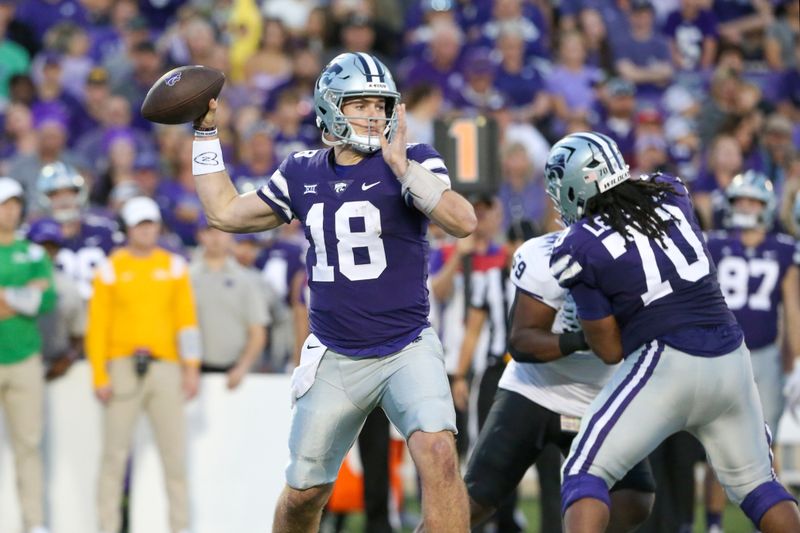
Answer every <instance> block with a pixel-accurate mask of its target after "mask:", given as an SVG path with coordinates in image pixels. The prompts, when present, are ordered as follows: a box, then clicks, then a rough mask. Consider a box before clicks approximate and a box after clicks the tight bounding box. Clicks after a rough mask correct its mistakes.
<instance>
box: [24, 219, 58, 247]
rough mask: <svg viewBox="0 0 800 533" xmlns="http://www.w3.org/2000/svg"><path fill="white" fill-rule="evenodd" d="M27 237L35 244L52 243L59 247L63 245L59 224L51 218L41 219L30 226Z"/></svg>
mask: <svg viewBox="0 0 800 533" xmlns="http://www.w3.org/2000/svg"><path fill="white" fill-rule="evenodd" d="M27 237H28V240H29V241H31V242H35V243H36V244H43V243H46V242H52V243H55V244H57V245H59V246H61V245H62V244H63V243H64V232H62V231H61V224H59V223H58V222H56V221H55V220H53V219H52V218H41V219H39V220H37V221H36V222H34V223H33V224H31V227H30V228H29V229H28V235H27Z"/></svg>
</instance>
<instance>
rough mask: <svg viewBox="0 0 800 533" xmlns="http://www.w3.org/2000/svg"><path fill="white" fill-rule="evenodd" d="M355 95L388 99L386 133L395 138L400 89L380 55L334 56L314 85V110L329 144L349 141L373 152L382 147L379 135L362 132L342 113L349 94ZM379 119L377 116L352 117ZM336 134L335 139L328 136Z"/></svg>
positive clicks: (348, 142) (348, 54)
mask: <svg viewBox="0 0 800 533" xmlns="http://www.w3.org/2000/svg"><path fill="white" fill-rule="evenodd" d="M353 96H379V97H383V98H385V101H386V117H387V119H386V120H385V122H386V126H385V127H384V129H383V135H385V136H386V138H387V139H388V140H390V141H391V139H392V137H393V136H394V133H395V131H396V129H397V116H396V112H397V104H398V103H400V93H399V92H398V91H397V86H396V85H395V83H394V79H393V78H392V74H391V72H389V69H387V68H386V66H385V65H384V64H383V63H381V62H380V60H378V59H377V58H376V57H374V56H372V55H369V54H364V53H345V54H340V55H338V56H336V57H335V58H333V60H331V62H330V63H328V65H327V66H326V67H325V68H324V69H322V73H321V74H320V76H319V79H317V84H316V86H315V87H314V110H315V111H316V113H317V127H319V128H320V129H321V130H322V132H323V137H322V140H323V142H324V143H325V144H327V145H329V146H335V145H342V144H348V145H350V146H352V147H353V148H355V149H356V150H358V151H360V152H366V153H372V152H375V151H376V150H378V149H380V147H381V144H380V140H379V139H378V137H377V136H371V135H358V134H356V132H355V130H354V129H353V128H352V127H351V126H350V124H349V122H348V119H347V118H346V117H345V116H344V115H343V114H342V103H343V101H344V99H345V98H351V97H353ZM350 118H357V119H363V120H369V121H370V123H371V121H375V124H376V125H377V122H378V121H379V120H380V121H381V122H384V120H383V119H378V118H375V117H352V116H351V117H350ZM326 133H327V134H328V135H330V136H332V137H333V138H334V139H336V140H335V141H330V140H329V139H326V138H325V135H324V134H326Z"/></svg>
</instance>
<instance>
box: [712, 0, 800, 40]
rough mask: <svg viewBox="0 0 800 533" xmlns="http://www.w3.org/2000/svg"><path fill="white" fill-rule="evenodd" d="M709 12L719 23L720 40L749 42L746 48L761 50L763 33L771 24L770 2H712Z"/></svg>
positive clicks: (736, 0)
mask: <svg viewBox="0 0 800 533" xmlns="http://www.w3.org/2000/svg"><path fill="white" fill-rule="evenodd" d="M795 3H796V2H795ZM711 10H712V12H713V13H714V16H715V17H716V19H717V20H718V21H719V35H720V37H721V38H722V39H724V40H725V41H727V42H729V43H734V44H739V45H745V44H746V43H747V42H750V43H751V46H746V48H752V47H753V46H755V47H758V48H759V49H760V48H761V39H762V37H763V31H764V30H765V29H766V28H767V26H768V25H769V23H770V22H772V5H771V3H770V0H714V2H713V5H712V6H711Z"/></svg>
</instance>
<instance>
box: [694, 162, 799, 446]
mask: <svg viewBox="0 0 800 533" xmlns="http://www.w3.org/2000/svg"><path fill="white" fill-rule="evenodd" d="M725 197H726V200H727V201H726V209H725V216H724V218H723V224H724V226H725V228H726V229H725V230H724V231H715V232H712V233H710V234H709V235H708V241H707V242H708V250H709V252H711V257H712V259H714V262H715V263H716V264H717V274H718V279H719V285H720V288H721V289H722V294H723V295H724V296H725V301H726V302H727V304H728V307H729V308H730V309H731V311H733V314H734V316H736V319H737V320H738V322H739V324H741V326H742V330H743V331H744V340H745V343H746V344H747V347H748V348H749V349H750V355H751V356H752V359H751V363H752V366H753V374H754V375H755V378H756V385H757V386H758V393H759V396H760V397H761V406H762V407H763V408H764V418H765V420H766V421H767V424H768V425H769V427H770V429H771V430H772V432H773V434H774V432H775V431H776V430H777V429H778V421H779V420H780V417H781V413H783V408H784V397H783V392H782V391H783V385H784V381H785V379H784V373H785V372H788V371H791V369H792V367H793V359H791V360H787V361H782V360H781V349H780V342H779V340H778V329H779V328H778V322H779V320H778V311H779V309H780V308H783V320H784V325H783V328H782V329H783V331H784V332H785V335H786V337H787V341H788V346H789V349H790V352H788V353H790V354H791V355H792V356H795V355H800V299H799V298H798V294H800V277H798V276H800V268H798V264H800V248H798V246H797V242H796V241H795V240H794V239H793V238H792V237H790V236H789V235H786V234H783V233H774V232H771V229H772V227H773V223H774V220H775V209H776V198H775V193H774V191H773V189H772V182H771V181H770V180H769V179H768V178H767V177H766V176H765V175H763V174H761V173H759V172H755V171H753V170H749V171H747V172H745V173H743V174H740V175H738V176H736V177H734V178H733V181H732V182H731V184H730V185H728V187H727V188H726V189H725Z"/></svg>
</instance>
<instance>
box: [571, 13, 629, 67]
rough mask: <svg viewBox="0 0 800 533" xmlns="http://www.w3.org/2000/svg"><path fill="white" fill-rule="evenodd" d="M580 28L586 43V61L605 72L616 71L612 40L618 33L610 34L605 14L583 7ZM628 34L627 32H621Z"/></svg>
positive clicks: (579, 18)
mask: <svg viewBox="0 0 800 533" xmlns="http://www.w3.org/2000/svg"><path fill="white" fill-rule="evenodd" d="M578 29H579V30H580V32H581V33H582V34H583V36H584V39H585V43H586V62H587V63H588V64H590V65H592V66H594V67H597V68H599V69H602V70H603V71H605V72H613V71H614V58H613V56H612V50H611V41H612V40H613V39H616V38H617V35H616V34H617V33H618V32H614V35H609V34H608V31H607V28H606V23H605V21H604V20H603V16H602V15H601V14H600V12H599V11H598V10H596V9H582V10H581V11H580V14H579V15H578ZM619 33H623V34H627V32H619Z"/></svg>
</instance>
